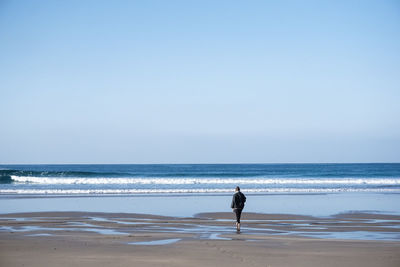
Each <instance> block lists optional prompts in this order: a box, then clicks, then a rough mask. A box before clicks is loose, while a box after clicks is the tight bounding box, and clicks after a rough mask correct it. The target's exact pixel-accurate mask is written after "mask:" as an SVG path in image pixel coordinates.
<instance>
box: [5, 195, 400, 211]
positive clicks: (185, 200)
mask: <svg viewBox="0 0 400 267" xmlns="http://www.w3.org/2000/svg"><path fill="white" fill-rule="evenodd" d="M246 195H247V197H248V201H247V202H246V207H245V212H255V213H267V214H271V213H274V214H275V213H283V214H299V215H311V216H332V215H335V214H339V213H346V212H349V211H362V212H366V211H369V212H375V213H377V212H378V213H384V214H395V215H400V206H399V205H397V203H400V194H386V193H385V194H381V193H379V194H372V193H337V194H336V193H335V194H266V195H260V194H246ZM231 199H232V198H231V194H218V195H209V194H208V195H140V196H138V195H134V196H132V195H129V196H128V195H123V196H115V195H107V196H105V195H101V196H98V195H97V196H93V195H90V196H75V195H73V196H70V195H69V196H53V195H51V196H49V195H40V196H38V195H35V196H26V195H24V196H21V195H13V196H2V195H0V214H5V213H22V212H47V211H61V212H63V211H80V212H106V213H107V212H123V213H144V214H155V215H162V216H178V217H188V216H193V215H194V214H197V213H205V212H224V211H230V202H231ZM166 207H168V208H166Z"/></svg>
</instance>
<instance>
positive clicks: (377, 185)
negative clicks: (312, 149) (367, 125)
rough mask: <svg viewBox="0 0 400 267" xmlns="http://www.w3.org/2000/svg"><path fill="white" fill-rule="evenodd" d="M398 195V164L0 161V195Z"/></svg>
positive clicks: (399, 191)
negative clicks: (235, 191) (236, 192)
mask: <svg viewBox="0 0 400 267" xmlns="http://www.w3.org/2000/svg"><path fill="white" fill-rule="evenodd" d="M235 186H240V187H241V188H242V191H243V192H244V193H247V194H301V193H304V194H310V193H311V194H312V193H324V194H329V193H340V192H353V193H357V192H360V193H400V164H399V163H373V164H154V165H153V164H144V165H136V164H124V165H107V164H97V165H0V194H1V195H64V196H74V195H75V196H76V195H97V196H98V195H100V196H101V195H153V194H154V195H170V194H175V195H176V194H186V195H204V194H206V195H207V194H210V195H213V194H214V195H215V194H230V193H231V192H232V190H233V189H234V188H235Z"/></svg>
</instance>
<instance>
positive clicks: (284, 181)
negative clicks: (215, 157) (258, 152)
mask: <svg viewBox="0 0 400 267" xmlns="http://www.w3.org/2000/svg"><path fill="white" fill-rule="evenodd" d="M10 180H11V181H14V182H17V183H33V184H48V185H52V184H54V185H56V184H59V185H62V184H65V185H68V184H71V185H72V184H89V185H90V184H92V185H96V184H98V185H100V184H110V185H118V184H140V185H150V184H154V185H171V184H174V185H191V184H193V185H194V184H219V185H220V184H241V185H246V184H256V185H290V184H292V185H307V184H309V185H342V184H343V185H386V186H389V185H400V178H368V179H363V178H337V179H326V178H325V179H317V178H315V179H314V178H309V179H308V178H255V179H254V178H242V179H241V178H214V179H212V178H109V177H107V178H100V177H98V178H81V177H71V178H65V177H63V178H58V177H33V176H14V175H12V176H11V178H10Z"/></svg>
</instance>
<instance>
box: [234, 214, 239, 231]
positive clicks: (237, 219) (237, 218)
mask: <svg viewBox="0 0 400 267" xmlns="http://www.w3.org/2000/svg"><path fill="white" fill-rule="evenodd" d="M233 211H234V212H235V215H236V230H239V223H240V213H239V209H234V210H233Z"/></svg>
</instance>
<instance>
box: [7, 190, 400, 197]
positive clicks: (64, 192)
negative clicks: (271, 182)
mask: <svg viewBox="0 0 400 267" xmlns="http://www.w3.org/2000/svg"><path fill="white" fill-rule="evenodd" d="M242 191H243V192H245V193H340V192H376V193H400V189H399V188H397V189H394V188H379V189H375V188H374V189H373V188H322V189H320V188H253V189H243V190H242ZM231 192H232V188H226V189H1V190H0V194H38V195H46V194H50V195H85V194H99V195H102V194H114V195H119V194H207V193H231Z"/></svg>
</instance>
